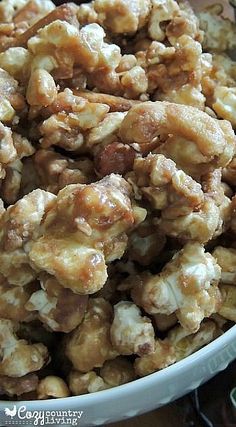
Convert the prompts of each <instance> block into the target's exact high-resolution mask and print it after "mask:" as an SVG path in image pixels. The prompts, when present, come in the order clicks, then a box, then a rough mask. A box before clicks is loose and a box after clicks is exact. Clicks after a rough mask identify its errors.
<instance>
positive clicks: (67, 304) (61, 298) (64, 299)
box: [0, 276, 88, 333]
mask: <svg viewBox="0 0 236 427" xmlns="http://www.w3.org/2000/svg"><path fill="white" fill-rule="evenodd" d="M40 282H41V287H42V289H41V290H37V291H36V292H34V293H33V294H32V295H31V296H30V298H29V299H28V301H27V302H26V304H25V309H26V312H27V311H28V312H34V313H35V314H36V313H37V316H38V318H39V319H40V320H41V322H43V323H44V324H45V325H47V326H48V327H49V328H50V329H52V330H53V331H59V332H60V331H61V332H65V333H68V332H71V331H72V330H73V329H75V328H76V327H77V326H78V325H79V324H80V323H81V322H82V320H83V317H84V313H85V310H86V307H87V302H88V297H87V296H86V295H76V294H74V293H73V292H72V291H71V290H70V289H65V288H63V287H62V286H61V285H60V284H59V283H58V281H57V280H56V279H54V278H53V277H50V276H49V277H47V276H46V277H42V279H41V281H40ZM24 288H25V287H24ZM24 288H23V289H24ZM20 289H21V288H20ZM0 300H1V299H0ZM0 313H1V310H0Z"/></svg>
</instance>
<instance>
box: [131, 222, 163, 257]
mask: <svg viewBox="0 0 236 427" xmlns="http://www.w3.org/2000/svg"><path fill="white" fill-rule="evenodd" d="M165 244H166V237H165V234H164V233H163V232H162V230H161V229H160V228H159V227H157V226H155V224H153V221H152V219H151V218H148V217H147V218H146V220H145V221H143V222H141V224H140V225H139V226H138V227H137V228H136V229H135V230H134V231H133V232H132V233H130V235H129V241H128V257H129V259H130V260H132V261H136V262H138V263H139V264H141V265H149V264H151V263H152V262H155V261H156V260H157V259H158V256H159V254H160V253H161V252H162V250H163V248H164V246H165Z"/></svg>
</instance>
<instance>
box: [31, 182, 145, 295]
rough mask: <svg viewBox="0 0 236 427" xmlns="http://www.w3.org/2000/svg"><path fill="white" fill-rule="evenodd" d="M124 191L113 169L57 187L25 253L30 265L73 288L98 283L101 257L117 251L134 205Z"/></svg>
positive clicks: (84, 289)
mask: <svg viewBox="0 0 236 427" xmlns="http://www.w3.org/2000/svg"><path fill="white" fill-rule="evenodd" d="M129 196H130V187H129V185H128V183H127V182H126V181H125V180H124V179H123V178H121V177H120V176H119V175H114V174H113V175H110V176H108V177H106V178H104V179H103V180H101V181H99V182H97V183H94V184H90V185H82V184H75V185H68V186H67V187H65V188H64V189H63V190H61V191H60V192H59V193H58V196H57V199H56V203H55V205H54V207H53V208H52V209H51V210H49V211H48V212H47V214H46V216H45V218H44V222H43V225H42V227H41V236H42V237H40V238H39V239H38V240H36V241H35V242H32V245H31V248H30V252H29V258H30V260H31V262H32V265H33V266H34V268H36V269H38V270H42V271H47V272H48V273H49V274H51V275H53V276H55V277H56V278H57V280H58V281H59V283H61V284H62V285H63V286H64V287H65V288H69V289H71V290H72V291H73V292H75V293H80V294H91V293H94V292H96V291H98V290H99V289H101V288H102V286H103V285H104V283H105V281H106V279H107V272H106V263H105V262H111V261H113V260H115V259H117V258H120V257H121V256H122V255H123V253H124V251H125V248H126V246H127V235H126V232H127V231H129V230H131V229H132V227H133V226H134V225H135V216H136V213H135V211H137V208H136V209H135V210H133V209H132V206H131V201H130V198H129ZM134 215H135V216H134ZM141 220H143V218H142V219H141ZM78 259H79V262H78Z"/></svg>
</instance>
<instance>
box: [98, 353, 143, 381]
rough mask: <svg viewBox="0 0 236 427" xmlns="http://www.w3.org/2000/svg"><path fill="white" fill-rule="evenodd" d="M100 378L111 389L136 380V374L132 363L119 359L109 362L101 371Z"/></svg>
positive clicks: (122, 358)
mask: <svg viewBox="0 0 236 427" xmlns="http://www.w3.org/2000/svg"><path fill="white" fill-rule="evenodd" d="M100 376H101V377H102V378H103V380H104V382H105V384H108V385H109V386H110V387H116V386H118V385H121V384H126V383H128V382H130V381H133V380H134V379H135V372H134V367H133V365H132V363H131V362H130V361H129V360H127V359H125V358H124V357H117V358H116V359H113V360H107V361H106V362H105V363H104V365H103V366H102V368H101V369H100Z"/></svg>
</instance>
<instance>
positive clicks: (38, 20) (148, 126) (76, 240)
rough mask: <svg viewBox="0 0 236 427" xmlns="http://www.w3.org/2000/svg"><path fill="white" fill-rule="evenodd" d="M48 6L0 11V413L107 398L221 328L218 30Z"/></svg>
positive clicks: (233, 142) (231, 192) (185, 14)
mask: <svg viewBox="0 0 236 427" xmlns="http://www.w3.org/2000/svg"><path fill="white" fill-rule="evenodd" d="M54 3H55V4H54ZM57 3H58V2H52V1H51V0H19V1H16V0H2V1H1V2H0V142H1V144H0V353H1V357H0V395H2V396H3V399H4V398H6V399H8V400H9V398H10V399H16V398H17V399H22V400H27V399H31V400H32V399H50V398H64V397H69V396H70V395H75V396H76V395H83V394H86V393H93V392H98V391H100V390H108V392H109V389H110V388H112V387H115V386H119V385H122V384H125V383H128V382H130V381H133V380H135V379H136V378H138V377H143V376H145V375H148V374H151V373H153V372H155V371H158V370H160V369H164V368H165V367H167V366H169V365H171V364H173V363H175V362H176V361H179V360H182V359H183V358H185V357H187V356H188V355H190V354H192V353H193V352H195V351H197V350H198V349H200V348H201V347H203V346H205V345H207V344H208V343H209V342H210V341H212V340H214V339H215V338H217V337H218V336H219V335H220V334H222V333H224V332H225V331H227V329H229V328H230V327H231V326H232V324H233V322H236V314H235V313H236V310H235V308H236V307H235V301H236V294H235V290H236V287H235V259H236V258H235V251H236V249H235V233H236V197H235V186H236V160H235V159H236V154H235V152H236V150H235V149H236V138H235V132H234V130H235V129H234V128H235V126H236V119H235V117H236V115H235V110H236V101H235V99H236V92H235V91H236V62H235V58H234V57H233V55H231V51H232V50H234V49H235V47H236V43H235V39H236V38H235V26H234V23H232V22H231V21H230V20H229V19H226V18H224V17H223V16H222V8H221V6H219V5H213V6H210V7H207V8H205V9H204V10H202V11H200V12H198V13H197V14H196V13H195V12H194V10H193V9H192V7H191V6H190V4H189V2H188V1H187V0H186V1H185V0H183V1H176V0H131V1H125V0H92V1H90V2H89V3H84V4H83V3H82V4H81V2H77V4H75V3H73V2H72V3H70V2H69V3H66V4H61V5H60V6H57V7H56V4H57ZM59 3H61V2H59ZM78 3H79V4H78ZM234 258H235V259H234ZM49 361H50V364H49V365H48V366H46V365H47V364H48V362H49Z"/></svg>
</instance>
